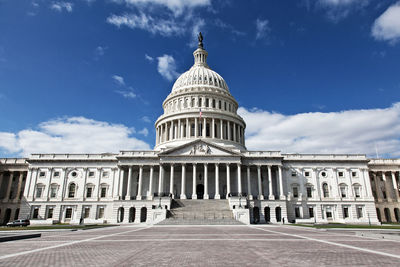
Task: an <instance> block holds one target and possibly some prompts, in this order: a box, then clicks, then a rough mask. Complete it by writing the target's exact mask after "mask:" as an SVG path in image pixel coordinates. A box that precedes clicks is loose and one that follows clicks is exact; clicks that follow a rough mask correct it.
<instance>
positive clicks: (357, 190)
mask: <svg viewBox="0 0 400 267" xmlns="http://www.w3.org/2000/svg"><path fill="white" fill-rule="evenodd" d="M354 193H355V195H356V198H359V197H361V190H360V187H359V186H355V187H354Z"/></svg>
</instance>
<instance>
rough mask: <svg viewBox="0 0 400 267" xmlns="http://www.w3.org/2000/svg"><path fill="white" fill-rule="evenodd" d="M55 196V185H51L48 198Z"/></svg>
mask: <svg viewBox="0 0 400 267" xmlns="http://www.w3.org/2000/svg"><path fill="white" fill-rule="evenodd" d="M55 197H57V186H56V185H52V186H51V188H50V198H55Z"/></svg>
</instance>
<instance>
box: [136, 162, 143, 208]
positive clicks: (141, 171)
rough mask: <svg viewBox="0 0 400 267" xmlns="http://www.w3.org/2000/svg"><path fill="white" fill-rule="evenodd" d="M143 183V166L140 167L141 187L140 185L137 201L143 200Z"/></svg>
mask: <svg viewBox="0 0 400 267" xmlns="http://www.w3.org/2000/svg"><path fill="white" fill-rule="evenodd" d="M142 183H143V165H140V166H139V185H138V192H137V196H136V199H137V200H141V199H142Z"/></svg>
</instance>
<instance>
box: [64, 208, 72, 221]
mask: <svg viewBox="0 0 400 267" xmlns="http://www.w3.org/2000/svg"><path fill="white" fill-rule="evenodd" d="M71 218H72V208H67V209H66V210H65V219H71Z"/></svg>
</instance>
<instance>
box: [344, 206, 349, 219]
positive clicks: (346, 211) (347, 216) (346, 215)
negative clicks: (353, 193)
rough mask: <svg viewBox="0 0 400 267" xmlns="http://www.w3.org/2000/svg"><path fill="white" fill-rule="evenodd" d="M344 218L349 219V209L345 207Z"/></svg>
mask: <svg viewBox="0 0 400 267" xmlns="http://www.w3.org/2000/svg"><path fill="white" fill-rule="evenodd" d="M343 218H345V219H346V218H349V208H348V207H344V208H343Z"/></svg>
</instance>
